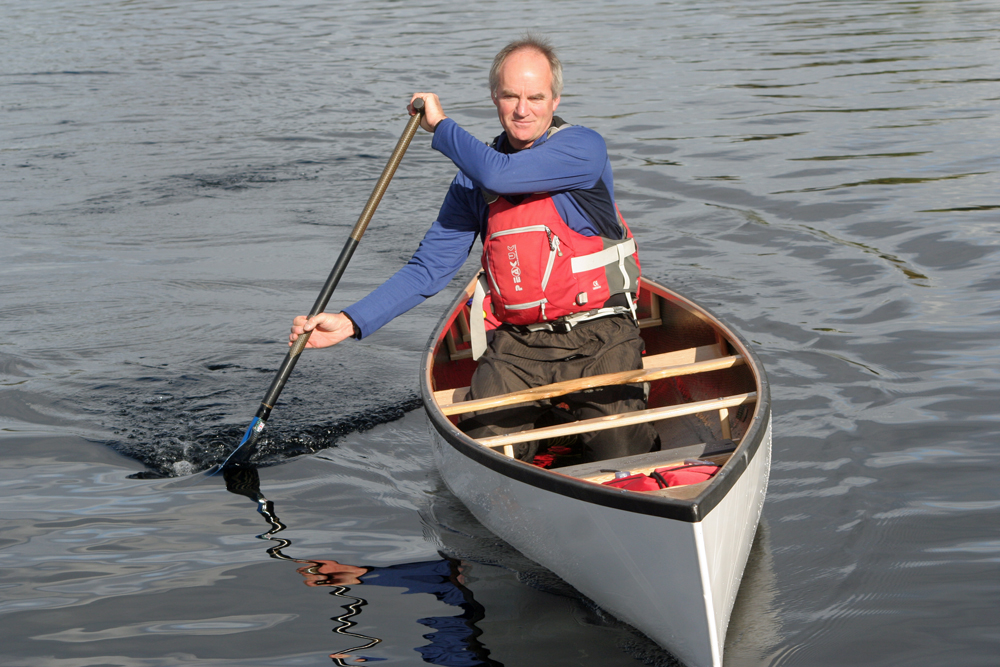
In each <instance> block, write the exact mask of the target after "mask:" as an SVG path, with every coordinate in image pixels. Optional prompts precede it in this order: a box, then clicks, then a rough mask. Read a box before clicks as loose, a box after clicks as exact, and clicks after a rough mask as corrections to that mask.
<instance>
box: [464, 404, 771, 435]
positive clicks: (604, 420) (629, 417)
mask: <svg viewBox="0 0 1000 667" xmlns="http://www.w3.org/2000/svg"><path fill="white" fill-rule="evenodd" d="M756 400H757V393H756V392H749V393H746V394H736V395H735V396H724V397H722V398H713V399H710V400H707V401H698V402H695V403H685V404H683V405H671V406H669V407H665V408H651V409H649V410H636V411H635V412H623V413H621V414H617V415H608V416H605V417H597V418H596V419H584V420H582V421H577V422H571V423H569V424H558V425H556V426H546V427H545V428H535V429H530V430H527V431H518V432H517V433H510V434H507V435H495V436H492V437H489V438H482V439H481V440H479V441H478V442H479V443H480V444H482V445H485V446H487V447H501V446H503V445H513V444H514V443H518V442H528V441H530V440H542V439H545V438H560V437H563V436H566V435H574V434H576V433H588V432H590V431H605V430H607V429H612V428H618V427H620V426H632V425H633V424H644V423H648V422H653V421H659V420H661V419H670V418H671V417H681V416H684V415H693V414H696V413H699V412H708V411H710V410H719V409H721V408H733V407H736V406H737V405H743V404H744V403H753V402H755V401H756Z"/></svg>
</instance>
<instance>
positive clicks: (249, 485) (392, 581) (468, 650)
mask: <svg viewBox="0 0 1000 667" xmlns="http://www.w3.org/2000/svg"><path fill="white" fill-rule="evenodd" d="M223 476H224V478H225V480H226V489H227V490H229V491H230V492H231V493H235V494H238V495H242V496H246V497H247V498H250V499H251V500H253V501H254V502H256V503H257V511H258V512H259V513H260V514H261V516H263V517H264V519H265V520H267V522H268V525H269V526H270V529H269V530H268V531H267V532H265V533H262V534H261V535H258V536H257V537H258V538H260V539H263V540H267V541H269V542H272V543H273V544H272V545H271V546H269V547H268V549H267V553H268V555H270V556H271V557H272V558H275V559H278V560H287V561H292V562H294V563H299V564H301V565H302V567H299V568H298V570H297V571H298V573H299V574H301V575H302V576H303V578H304V579H305V582H304V583H305V584H306V585H307V586H311V587H323V588H329V589H331V590H330V595H333V596H335V597H337V598H340V599H341V600H345V601H346V603H345V604H343V605H342V608H343V609H344V613H343V614H341V615H339V616H334V617H332V618H331V619H330V620H332V621H336V622H337V623H339V625H338V626H337V627H335V628H334V629H333V631H334V632H336V633H337V634H340V635H344V636H347V637H352V638H355V639H359V640H361V641H362V642H364V643H363V644H360V645H358V646H355V647H353V648H350V649H347V650H344V651H338V652H337V653H332V654H331V655H330V658H331V659H332V660H333V663H334V664H335V665H358V664H362V663H368V662H378V661H382V660H385V659H386V658H379V657H375V656H371V655H361V654H360V653H359V651H366V650H367V649H370V648H372V647H373V646H375V645H376V644H378V643H380V642H381V641H382V640H381V639H379V638H377V637H369V636H367V635H363V634H360V633H356V632H352V631H351V628H353V627H355V626H356V625H357V623H356V622H355V621H353V620H351V619H353V618H354V617H356V616H357V615H358V614H360V612H361V609H362V608H363V607H365V606H366V605H367V604H368V602H367V601H366V600H365V599H364V598H362V597H357V596H355V595H350V594H349V593H350V592H351V589H350V588H349V587H350V586H358V585H362V584H363V585H367V586H388V587H392V588H403V589H405V590H404V592H403V594H404V595H406V594H411V593H427V594H429V595H433V596H434V597H435V598H436V599H437V600H439V601H441V602H443V603H445V604H447V605H450V606H452V607H457V608H458V609H459V610H460V613H458V614H456V615H454V616H433V617H429V618H421V619H417V622H418V623H420V624H421V625H425V626H427V627H428V628H431V630H433V632H430V633H428V634H426V635H423V637H424V639H427V640H428V641H429V642H430V643H429V644H427V645H425V646H420V647H417V648H416V649H415V650H416V651H417V652H419V653H420V655H421V657H422V658H423V660H424V662H427V663H430V664H432V665H442V666H445V667H478V666H485V667H503V666H502V664H501V663H499V662H497V661H495V660H493V659H491V658H490V657H489V651H488V650H487V649H486V647H484V646H483V645H482V644H481V643H480V642H479V641H478V639H477V638H478V637H479V635H481V634H482V631H481V630H480V629H479V628H478V627H477V626H476V623H477V622H478V621H480V620H482V619H483V618H484V617H485V612H484V609H483V606H482V605H480V604H479V603H477V602H476V601H475V599H474V598H473V596H472V591H470V590H469V589H468V588H467V587H466V586H465V585H464V581H463V576H462V570H463V565H462V563H461V561H458V560H455V559H453V558H448V557H447V556H444V555H443V554H441V558H440V559H438V560H430V561H422V562H417V563H403V564H400V565H391V566H389V567H368V566H358V565H349V564H346V563H340V562H338V561H336V560H333V559H302V558H292V557H290V556H287V555H285V554H284V553H283V552H282V549H285V548H287V547H289V546H291V542H290V541H289V540H287V539H284V538H281V537H277V533H280V532H281V531H283V530H285V528H286V527H287V526H285V524H283V523H282V522H281V520H280V519H279V518H278V516H277V514H275V511H274V503H272V502H271V501H270V500H268V499H267V498H265V497H264V495H263V494H262V493H261V492H260V477H259V475H258V473H257V470H256V468H250V467H231V468H228V469H226V470H224V471H223Z"/></svg>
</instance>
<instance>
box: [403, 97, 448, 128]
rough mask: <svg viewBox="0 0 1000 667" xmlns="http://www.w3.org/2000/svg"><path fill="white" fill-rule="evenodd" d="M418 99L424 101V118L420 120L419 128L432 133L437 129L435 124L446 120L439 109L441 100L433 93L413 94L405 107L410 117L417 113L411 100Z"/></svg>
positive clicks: (442, 111)
mask: <svg viewBox="0 0 1000 667" xmlns="http://www.w3.org/2000/svg"><path fill="white" fill-rule="evenodd" d="M418 97H419V98H421V99H423V101H424V117H423V118H421V119H420V127H422V128H424V129H425V130H427V131H428V132H433V131H434V130H435V129H436V128H437V124H438V123H440V122H441V121H443V120H444V119H445V118H447V116H445V115H444V110H443V109H442V108H441V100H439V99H438V96H437V95H435V94H434V93H413V97H411V98H410V103H409V104H408V105H406V110H407V111H408V112H409V113H410V115H411V116H413V115H416V113H417V112H416V110H415V109H414V108H413V100H415V99H417V98H418Z"/></svg>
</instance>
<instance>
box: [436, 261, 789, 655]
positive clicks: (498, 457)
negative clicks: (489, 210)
mask: <svg viewBox="0 0 1000 667" xmlns="http://www.w3.org/2000/svg"><path fill="white" fill-rule="evenodd" d="M474 286H475V281H472V282H470V283H469V285H467V286H466V288H465V289H464V290H462V291H461V292H460V293H459V294H458V296H457V298H456V299H455V301H454V302H453V303H452V304H451V306H450V307H449V309H448V311H447V314H446V315H445V317H444V318H442V320H441V322H440V324H439V325H438V327H437V328H436V330H435V331H434V333H433V335H432V336H431V339H430V341H429V343H428V347H427V349H426V350H425V351H424V355H423V361H422V369H421V370H422V378H421V392H422V396H423V401H424V406H425V409H426V412H427V417H428V420H429V423H430V430H431V439H432V443H433V450H434V457H435V460H436V463H437V465H438V468H439V470H440V472H441V475H442V477H443V479H444V481H445V483H446V485H447V486H448V488H449V489H450V490H451V491H452V492H453V493H454V494H455V495H456V496H457V497H458V498H459V499H460V500H461V501H462V502H463V503H464V504H465V505H466V506H467V507H468V508H469V510H471V511H472V513H473V514H474V515H475V516H476V518H477V519H478V520H479V521H480V522H482V523H483V525H484V526H486V527H487V528H489V529H490V530H491V531H492V532H493V533H495V534H496V535H498V536H499V537H501V538H503V539H504V540H506V541H507V542H508V543H510V544H511V545H512V546H514V547H515V548H516V549H518V550H519V551H520V552H521V553H523V554H524V555H525V556H527V557H528V558H531V559H532V560H534V561H536V562H537V563H539V564H541V565H543V566H545V567H547V568H548V569H550V570H551V571H552V572H554V573H555V574H557V575H559V576H560V577H561V578H562V579H563V580H565V581H566V582H568V583H569V584H571V585H572V586H574V587H575V588H576V589H577V590H578V591H580V592H581V593H582V594H583V595H586V596H587V597H589V598H590V599H591V600H593V601H594V602H595V603H596V604H597V605H599V606H600V607H601V608H603V609H605V610H606V611H608V612H610V613H611V614H613V615H614V616H616V617H617V618H619V619H621V620H623V621H625V622H626V623H628V624H630V625H632V626H633V627H635V628H637V629H638V630H640V631H641V632H643V633H644V634H645V635H646V636H648V637H649V638H650V639H652V640H653V641H655V642H656V643H658V644H660V645H661V646H663V647H664V648H666V649H667V650H668V651H670V652H671V653H673V654H674V655H675V656H677V657H678V658H679V659H680V660H681V661H682V662H684V663H685V664H686V665H688V666H689V667H708V666H712V667H718V666H719V665H721V664H722V649H723V646H724V642H725V638H726V629H727V627H728V625H729V616H730V613H731V612H732V609H733V603H734V601H735V599H736V593H737V590H738V589H739V584H740V579H741V577H742V574H743V569H744V567H745V565H746V562H747V557H748V554H749V552H750V546H751V544H752V542H753V538H754V533H755V531H756V529H757V524H758V523H759V521H760V515H761V508H762V506H763V503H764V495H765V492H766V490H767V479H768V473H769V470H770V459H771V401H770V391H769V389H768V384H767V378H766V376H765V374H764V369H763V367H762V366H761V363H760V360H759V359H758V358H757V356H756V354H755V353H754V351H753V350H752V349H751V348H750V346H749V344H748V343H747V342H746V341H745V340H744V339H743V338H742V337H741V336H740V335H739V334H737V333H736V332H735V331H733V330H732V329H730V328H729V327H727V326H726V325H725V324H723V323H722V322H721V321H720V320H719V319H718V318H716V317H715V316H713V315H712V314H711V313H709V312H708V311H707V310H706V309H705V308H703V307H701V306H699V305H697V304H695V303H694V302H693V301H691V300H689V299H687V298H685V297H683V296H681V295H680V294H678V293H676V292H674V291H672V290H670V289H668V288H666V287H664V286H662V285H659V284H657V283H655V282H653V281H651V280H648V279H645V278H643V280H642V288H641V290H640V298H639V304H638V311H637V315H638V318H639V323H640V330H641V333H642V336H643V338H644V340H645V341H646V355H645V357H644V369H643V370H642V371H630V372H628V373H626V374H621V373H615V374H609V375H602V376H596V377H594V378H585V379H583V380H579V381H573V383H560V384H558V385H547V386H546V387H541V388H536V389H533V390H529V391H527V392H521V393H518V394H510V395H506V396H504V397H494V398H493V399H484V400H483V401H476V402H473V401H469V400H468V397H467V387H468V385H469V380H470V378H471V377H472V372H473V371H474V370H475V367H476V362H474V361H473V360H472V353H471V350H470V345H469V339H470V336H469V323H468V317H469V310H470V309H469V306H468V302H469V299H470V297H471V295H472V293H473V288H474ZM623 375H627V377H623ZM622 381H633V382H649V388H650V390H649V405H648V408H647V409H646V410H642V411H637V412H630V413H624V414H620V415H612V416H610V417H602V418H600V419H593V420H585V421H577V422H571V423H569V424H555V425H550V426H545V427H542V428H536V429H532V430H530V431H523V432H519V433H516V434H513V435H506V436H496V437H490V438H483V439H482V440H478V441H477V440H474V439H472V438H470V437H469V436H467V435H465V434H464V433H462V432H461V431H460V430H459V429H458V428H457V427H456V424H457V423H458V421H459V420H460V419H461V418H462V417H461V416H462V415H463V414H466V413H467V412H469V411H470V410H472V409H485V408H487V407H491V406H492V407H498V406H499V405H513V404H517V403H518V402H525V401H530V400H538V399H545V400H549V401H551V402H553V403H558V400H559V399H558V396H560V395H563V394H565V393H567V391H579V390H581V388H583V387H592V386H601V385H604V384H611V383H614V382H622ZM574 383H575V384H574ZM580 383H586V384H580ZM566 385H572V386H566ZM484 401H492V402H484ZM639 421H645V422H649V423H652V424H653V425H654V426H655V427H656V429H657V431H658V432H659V434H660V437H661V442H662V445H661V449H660V451H656V452H651V453H648V454H642V455H639V456H630V457H626V458H622V459H614V460H606V461H599V462H596V463H575V464H572V465H567V466H562V467H554V468H548V469H547V468H542V467H539V466H537V465H533V464H531V463H526V462H523V461H519V460H516V459H514V458H513V457H512V453H513V447H512V445H513V444H515V443H516V442H524V441H533V440H541V441H543V442H545V441H549V442H555V441H556V440H554V439H559V438H562V439H563V441H565V439H566V438H572V436H573V434H574V433H581V432H586V431H589V430H594V429H600V428H609V427H613V426H614V425H623V424H625V423H636V422H639ZM691 459H698V460H709V461H712V462H714V463H716V464H719V465H721V467H720V468H719V470H718V472H717V473H716V474H715V475H714V476H713V477H711V478H709V479H708V480H707V481H702V482H699V483H694V484H688V485H686V486H671V487H668V488H663V489H657V490H655V491H641V492H640V491H630V490H623V489H618V488H614V487H611V486H608V485H606V484H603V482H606V481H608V480H610V479H613V478H614V477H615V473H614V472H608V471H615V470H618V471H627V472H630V473H649V472H651V471H652V470H655V469H657V468H662V467H665V466H668V465H671V464H677V463H683V462H684V461H687V460H691Z"/></svg>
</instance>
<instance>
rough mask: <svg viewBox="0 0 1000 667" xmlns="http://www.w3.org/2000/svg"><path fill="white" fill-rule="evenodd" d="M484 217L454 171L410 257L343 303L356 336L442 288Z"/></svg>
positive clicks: (481, 204) (475, 195) (473, 192)
mask: <svg viewBox="0 0 1000 667" xmlns="http://www.w3.org/2000/svg"><path fill="white" fill-rule="evenodd" d="M485 218H486V202H485V201H484V200H483V198H482V196H481V195H480V194H479V191H478V190H477V189H475V188H474V187H473V186H472V184H471V183H470V182H469V180H468V179H467V178H464V177H463V176H462V174H459V175H458V176H456V177H455V180H454V181H452V184H451V187H449V188H448V194H447V196H446V197H445V200H444V203H443V204H442V205H441V211H440V212H439V213H438V218H437V220H436V221H435V222H434V224H433V225H431V228H430V229H429V230H427V234H425V235H424V238H423V240H422V241H421V242H420V247H419V248H417V251H416V252H415V253H414V254H413V257H411V258H410V261H409V262H407V263H406V265H405V266H404V267H403V268H401V269H400V270H399V271H397V272H396V273H395V274H394V275H393V276H392V277H391V278H389V279H388V280H387V281H385V282H384V283H382V285H381V286H380V287H378V288H377V289H376V290H375V291H373V292H372V293H371V294H369V295H368V296H366V297H365V298H363V299H361V300H360V301H358V302H357V303H355V304H354V305H352V306H348V307H347V308H344V312H345V313H347V315H348V316H349V317H350V318H351V319H352V320H353V321H354V323H355V324H356V325H357V327H358V330H359V331H360V332H361V337H362V338H364V337H366V336H368V335H370V334H372V333H374V332H375V331H378V329H380V328H381V327H383V326H384V325H385V324H386V323H388V322H389V321H390V320H392V319H393V318H395V317H398V316H399V315H402V314H403V313H405V312H406V311H408V310H409V309H411V308H413V307H414V306H416V305H419V304H420V303H422V302H423V301H424V300H425V299H427V298H428V297H431V296H434V295H435V294H437V293H438V292H440V291H441V290H442V289H444V288H445V286H447V285H448V283H449V282H450V281H451V279H452V278H453V277H455V274H456V273H458V270H459V269H460V268H462V264H464V263H465V260H466V259H467V258H468V257H469V251H470V250H471V249H472V246H473V244H474V243H475V242H476V237H477V236H478V235H479V233H480V229H481V228H482V226H483V221H485Z"/></svg>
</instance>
